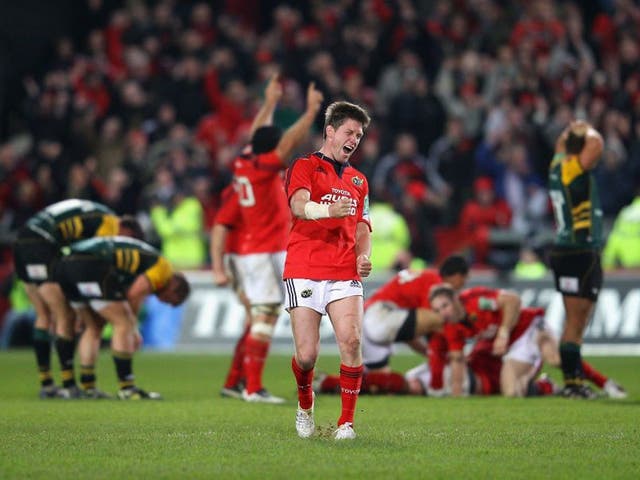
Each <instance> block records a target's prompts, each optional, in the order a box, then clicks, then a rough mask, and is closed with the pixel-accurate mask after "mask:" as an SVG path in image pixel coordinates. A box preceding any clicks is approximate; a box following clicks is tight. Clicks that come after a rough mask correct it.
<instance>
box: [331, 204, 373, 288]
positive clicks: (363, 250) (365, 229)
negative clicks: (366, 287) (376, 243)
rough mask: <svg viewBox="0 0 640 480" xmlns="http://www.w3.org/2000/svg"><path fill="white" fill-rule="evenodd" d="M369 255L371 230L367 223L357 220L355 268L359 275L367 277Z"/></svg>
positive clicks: (369, 262)
mask: <svg viewBox="0 0 640 480" xmlns="http://www.w3.org/2000/svg"><path fill="white" fill-rule="evenodd" d="M336 203H337V202H336ZM334 205H335V203H334ZM349 205H351V202H349ZM370 255H371V231H370V230H369V225H367V224H366V223H364V222H358V225H357V226H356V270H357V271H358V275H360V276H361V277H368V276H369V274H370V273H371V267H372V265H371V260H369V256H370Z"/></svg>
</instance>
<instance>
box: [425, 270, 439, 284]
mask: <svg viewBox="0 0 640 480" xmlns="http://www.w3.org/2000/svg"><path fill="white" fill-rule="evenodd" d="M420 278H421V279H422V280H428V281H433V282H436V283H441V282H442V277H440V273H439V272H438V270H436V269H435V268H426V269H424V270H423V271H422V272H421V273H420Z"/></svg>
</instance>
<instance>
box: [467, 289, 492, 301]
mask: <svg viewBox="0 0 640 480" xmlns="http://www.w3.org/2000/svg"><path fill="white" fill-rule="evenodd" d="M496 293H497V290H495V289H493V288H489V287H483V286H476V287H469V288H465V289H464V290H462V291H461V292H460V300H462V301H465V300H471V299H474V298H478V297H486V296H492V295H495V294H496Z"/></svg>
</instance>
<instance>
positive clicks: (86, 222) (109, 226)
mask: <svg viewBox="0 0 640 480" xmlns="http://www.w3.org/2000/svg"><path fill="white" fill-rule="evenodd" d="M27 227H28V228H30V229H31V230H33V231H34V232H36V233H38V234H40V235H41V236H43V237H45V238H47V239H48V240H50V241H52V242H55V243H56V244H58V245H59V246H61V247H63V246H65V245H69V244H70V243H72V242H75V241H78V240H83V239H85V238H92V237H103V236H110V235H116V234H117V233H118V217H117V216H116V214H115V212H113V211H112V210H111V209H110V208H108V207H105V206H104V205H101V204H99V203H96V202H91V201H89V200H79V199H71V200H63V201H62V202H58V203H54V204H53V205H50V206H48V207H47V208H45V209H44V210H42V211H40V212H38V213H37V214H36V215H34V216H33V217H31V218H30V219H29V220H28V221H27Z"/></svg>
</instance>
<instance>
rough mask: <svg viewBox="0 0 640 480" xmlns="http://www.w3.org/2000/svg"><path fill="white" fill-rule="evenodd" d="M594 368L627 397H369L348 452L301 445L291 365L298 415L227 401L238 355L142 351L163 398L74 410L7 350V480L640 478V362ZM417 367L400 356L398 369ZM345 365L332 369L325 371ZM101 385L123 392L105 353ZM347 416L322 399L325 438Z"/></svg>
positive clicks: (85, 404) (283, 386) (281, 380)
mask: <svg viewBox="0 0 640 480" xmlns="http://www.w3.org/2000/svg"><path fill="white" fill-rule="evenodd" d="M591 360H592V362H593V364H594V365H595V366H596V367H597V368H600V369H602V371H604V372H605V373H607V374H608V375H610V376H612V377H613V378H615V379H616V380H618V381H620V382H621V383H622V384H623V385H625V387H627V389H628V391H629V394H630V398H629V399H628V400H623V401H619V400H618V401H614V400H608V399H600V400H595V401H580V400H567V399H562V398H533V399H503V398H497V397H493V398H466V399H436V398H423V397H420V398H419V397H390V396H380V397H374V396H364V397H361V398H360V400H359V402H358V411H357V414H356V431H357V433H358V438H357V439H356V440H355V441H345V442H336V441H334V440H332V439H331V438H330V437H329V436H328V435H317V436H316V437H314V438H311V439H308V440H302V439H299V438H298V437H297V436H296V433H295V428H294V415H295V408H296V396H295V388H294V382H293V376H292V373H291V371H290V356H288V355H273V356H271V357H270V359H269V361H268V364H267V368H266V371H265V384H266V386H267V387H268V388H269V389H270V390H271V391H272V392H273V393H274V394H277V395H281V396H284V397H286V398H287V404H285V405H258V404H247V403H244V402H242V401H239V400H233V399H223V398H220V397H219V395H218V391H219V389H220V387H221V385H222V379H223V378H224V375H225V373H226V369H227V366H228V363H229V357H228V356H222V355H202V354H198V355H195V354H194V355H179V354H152V353H147V352H142V353H141V354H139V355H138V356H137V357H136V359H135V363H134V367H135V370H136V376H137V379H138V382H137V383H138V384H139V385H140V386H141V387H143V388H146V389H149V390H157V391H159V392H161V393H162V394H163V395H164V396H165V400H164V401H159V402H149V401H147V402H122V401H116V400H71V401H63V400H39V399H38V398H37V391H38V387H37V376H36V373H35V370H36V368H35V360H34V356H33V354H32V352H30V351H12V352H2V353H0V379H1V382H2V388H0V478H2V479H30V480H31V479H39V478H46V479H57V478H76V479H84V478H89V479H102V478H105V479H106V478H153V479H154V480H155V479H164V478H189V479H191V478H207V479H217V478H223V479H226V478H234V479H235V478H260V479H268V478H287V479H295V478H302V479H312V478H319V479H320V478H322V479H324V480H327V479H332V478H353V479H356V478H365V477H366V478H368V479H378V478H381V479H388V478H394V479H399V478H411V479H414V478H429V479H438V478H443V479H452V478H491V479H493V478H499V479H503V478H552V479H561V478H567V479H590V478H598V479H601V478H606V479H613V478H629V479H631V478H633V479H636V478H639V477H640V422H639V420H638V419H639V417H640V383H639V382H638V373H637V372H638V371H640V357H629V358H623V357H616V358H600V357H598V358H592V359H591ZM418 362H419V359H417V357H415V356H410V355H407V356H399V357H397V358H395V359H394V368H395V369H397V370H404V369H407V368H409V367H412V366H414V365H415V364H417V363H418ZM337 368H338V360H337V358H336V357H334V356H324V357H322V358H321V362H320V364H319V369H320V370H325V371H336V370H337ZM98 375H99V384H100V386H101V388H103V389H105V390H107V391H111V392H115V390H116V382H115V374H114V369H113V366H112V362H111V359H110V358H109V356H108V353H106V352H105V353H103V355H102V356H101V359H100V363H99V369H98ZM553 376H554V377H555V378H558V375H557V373H555V372H554V374H553ZM339 408H340V407H339V398H338V397H337V396H320V397H318V398H317V400H316V424H317V425H318V427H319V429H320V430H321V432H326V433H329V432H330V431H331V430H332V429H333V424H334V423H335V421H336V420H337V417H338V414H339Z"/></svg>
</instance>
